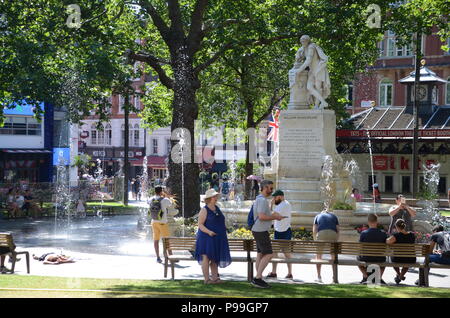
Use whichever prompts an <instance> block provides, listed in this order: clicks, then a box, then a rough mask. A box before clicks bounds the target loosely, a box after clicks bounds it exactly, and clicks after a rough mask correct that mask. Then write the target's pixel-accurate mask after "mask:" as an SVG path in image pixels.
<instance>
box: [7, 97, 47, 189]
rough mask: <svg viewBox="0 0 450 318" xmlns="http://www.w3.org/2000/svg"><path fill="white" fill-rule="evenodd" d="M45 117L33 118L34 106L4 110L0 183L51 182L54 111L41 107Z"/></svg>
mask: <svg viewBox="0 0 450 318" xmlns="http://www.w3.org/2000/svg"><path fill="white" fill-rule="evenodd" d="M41 107H42V108H43V109H44V112H45V114H44V116H43V118H42V120H41V121H38V120H37V119H35V118H34V112H33V106H31V105H28V104H20V105H19V104H17V105H16V107H15V108H10V109H6V108H5V109H4V115H5V125H4V126H3V127H0V182H1V183H4V182H8V183H16V182H20V181H25V182H31V183H36V182H50V181H52V154H53V107H51V105H48V104H44V103H42V104H41Z"/></svg>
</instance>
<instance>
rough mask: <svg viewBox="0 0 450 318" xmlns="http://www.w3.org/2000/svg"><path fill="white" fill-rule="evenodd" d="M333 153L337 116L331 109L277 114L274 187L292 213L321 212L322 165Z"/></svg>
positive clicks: (291, 111) (334, 150)
mask: <svg viewBox="0 0 450 318" xmlns="http://www.w3.org/2000/svg"><path fill="white" fill-rule="evenodd" d="M335 153H336V116H335V114H334V111H332V110H311V109H308V110H285V111H282V112H281V114H280V138H279V153H278V167H277V168H276V172H277V187H278V188H279V189H281V190H283V191H284V193H285V198H286V199H287V200H288V201H289V202H290V203H291V206H292V210H293V211H294V212H298V213H300V214H302V215H303V214H305V213H313V214H312V215H311V216H314V215H315V214H316V213H317V212H320V211H322V209H323V207H324V205H323V199H322V198H321V193H320V184H321V180H320V178H321V175H322V165H323V163H324V157H325V156H326V155H333V154H335Z"/></svg>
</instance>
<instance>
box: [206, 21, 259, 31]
mask: <svg viewBox="0 0 450 318" xmlns="http://www.w3.org/2000/svg"><path fill="white" fill-rule="evenodd" d="M249 21H250V19H244V20H238V19H227V20H225V21H224V22H223V23H221V24H216V25H209V26H207V27H205V28H203V30H202V32H203V33H204V34H205V35H206V34H208V33H210V32H211V31H213V30H217V29H222V28H224V27H226V26H229V25H233V24H238V23H239V24H243V23H247V22H249Z"/></svg>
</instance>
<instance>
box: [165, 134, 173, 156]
mask: <svg viewBox="0 0 450 318" xmlns="http://www.w3.org/2000/svg"><path fill="white" fill-rule="evenodd" d="M171 149H172V145H171V143H170V138H167V139H166V151H167V155H169V154H170V150H171Z"/></svg>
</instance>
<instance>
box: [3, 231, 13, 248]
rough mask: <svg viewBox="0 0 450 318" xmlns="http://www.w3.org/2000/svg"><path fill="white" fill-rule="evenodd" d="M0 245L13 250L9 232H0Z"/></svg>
mask: <svg viewBox="0 0 450 318" xmlns="http://www.w3.org/2000/svg"><path fill="white" fill-rule="evenodd" d="M0 246H2V247H9V248H10V249H11V250H14V248H15V245H14V241H13V237H12V234H11V233H0Z"/></svg>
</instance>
